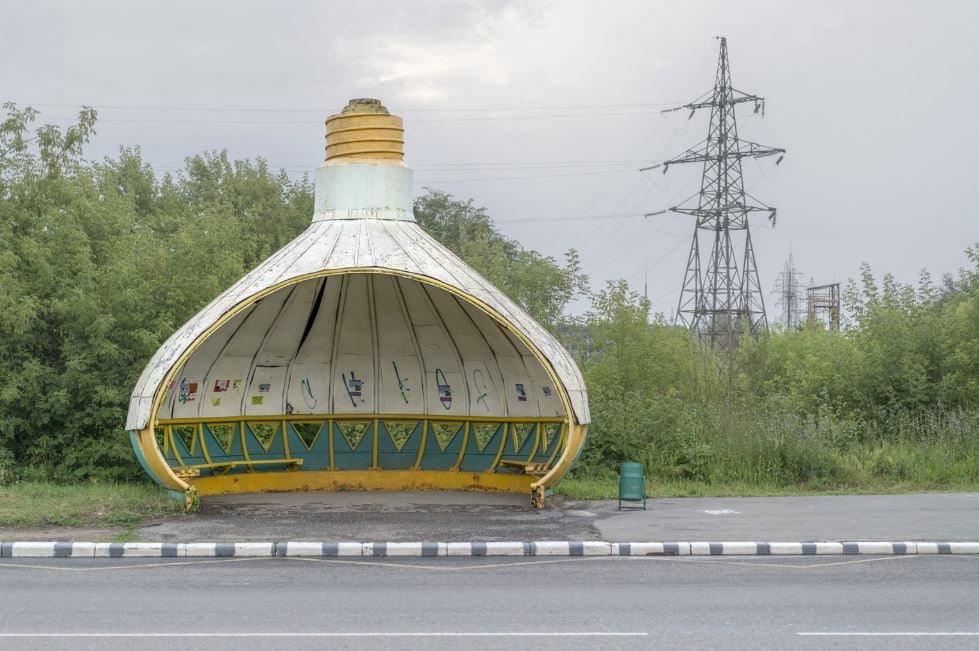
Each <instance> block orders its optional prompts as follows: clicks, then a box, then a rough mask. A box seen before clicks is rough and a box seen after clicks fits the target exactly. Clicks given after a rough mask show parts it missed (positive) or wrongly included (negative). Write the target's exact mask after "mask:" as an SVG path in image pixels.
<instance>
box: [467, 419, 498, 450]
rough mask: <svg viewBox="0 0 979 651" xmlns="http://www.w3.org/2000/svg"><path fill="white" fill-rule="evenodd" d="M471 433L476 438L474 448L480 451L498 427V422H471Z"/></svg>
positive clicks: (491, 438)
mask: <svg viewBox="0 0 979 651" xmlns="http://www.w3.org/2000/svg"><path fill="white" fill-rule="evenodd" d="M472 428H473V434H474V436H475V439H476V449H477V450H479V451H480V452H482V451H483V450H485V449H486V446H487V445H489V442H490V441H492V440H493V437H494V436H496V431H497V430H498V429H500V424H499V423H473V424H472Z"/></svg>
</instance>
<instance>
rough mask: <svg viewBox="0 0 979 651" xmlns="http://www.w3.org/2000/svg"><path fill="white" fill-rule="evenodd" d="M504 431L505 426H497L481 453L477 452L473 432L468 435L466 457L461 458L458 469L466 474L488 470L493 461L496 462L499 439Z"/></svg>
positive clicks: (477, 447)
mask: <svg viewBox="0 0 979 651" xmlns="http://www.w3.org/2000/svg"><path fill="white" fill-rule="evenodd" d="M505 430H506V424H501V425H499V426H498V427H497V428H496V433H494V434H493V436H492V438H490V440H489V441H488V442H487V443H486V447H484V448H483V451H482V452H480V451H479V445H478V443H477V442H476V436H475V432H472V433H470V435H469V444H468V445H467V446H466V455H465V456H464V457H462V464H461V465H460V466H459V469H460V470H465V471H467V472H483V471H485V470H488V469H489V467H490V466H492V465H493V461H495V460H496V453H497V452H499V451H500V439H501V437H502V436H503V432H504V431H505Z"/></svg>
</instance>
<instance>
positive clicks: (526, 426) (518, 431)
mask: <svg viewBox="0 0 979 651" xmlns="http://www.w3.org/2000/svg"><path fill="white" fill-rule="evenodd" d="M534 427H536V424H535V423H514V424H512V425H510V431H511V432H513V451H514V452H520V450H521V448H523V446H524V443H526V442H527V439H529V438H530V435H531V434H533V433H534Z"/></svg>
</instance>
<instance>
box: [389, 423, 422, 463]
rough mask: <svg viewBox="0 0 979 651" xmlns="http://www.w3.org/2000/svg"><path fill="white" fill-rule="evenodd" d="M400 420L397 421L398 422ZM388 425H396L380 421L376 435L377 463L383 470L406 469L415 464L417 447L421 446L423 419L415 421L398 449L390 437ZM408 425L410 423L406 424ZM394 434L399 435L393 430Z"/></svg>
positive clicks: (393, 426) (392, 426)
mask: <svg viewBox="0 0 979 651" xmlns="http://www.w3.org/2000/svg"><path fill="white" fill-rule="evenodd" d="M400 422H402V421H398V423H399V424H400ZM389 425H390V426H391V428H395V427H396V425H395V424H393V423H391V424H389V423H385V422H384V421H381V429H380V435H379V436H378V437H377V465H378V466H379V467H381V468H383V469H385V470H406V469H408V468H411V467H412V466H414V465H415V459H416V458H417V457H418V449H419V448H420V447H421V440H422V426H423V425H424V422H423V421H419V422H417V423H415V426H414V429H412V430H411V434H410V435H409V436H408V438H407V440H405V441H404V444H403V445H402V447H401V450H398V446H397V445H395V444H394V440H393V439H392V438H391V432H390V431H389ZM407 425H408V427H410V424H407ZM394 434H395V435H396V436H398V435H400V432H398V431H397V430H396V431H395V432H394Z"/></svg>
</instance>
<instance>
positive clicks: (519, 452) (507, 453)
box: [501, 423, 537, 461]
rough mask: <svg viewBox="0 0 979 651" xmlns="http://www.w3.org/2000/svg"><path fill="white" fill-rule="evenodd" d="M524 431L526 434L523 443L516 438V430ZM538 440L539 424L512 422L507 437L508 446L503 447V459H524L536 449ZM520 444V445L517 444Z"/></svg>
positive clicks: (508, 427)
mask: <svg viewBox="0 0 979 651" xmlns="http://www.w3.org/2000/svg"><path fill="white" fill-rule="evenodd" d="M518 431H519V432H523V433H524V434H526V438H524V440H523V442H522V443H521V442H520V441H518V440H515V439H516V437H515V434H516V432H518ZM536 441H537V424H536V423H510V424H509V425H508V426H507V437H506V446H505V447H504V448H503V456H502V457H501V459H510V460H520V461H523V460H524V459H526V458H527V456H528V455H530V453H531V452H532V451H533V449H534V443H535V442H536ZM518 444H519V447H517V445H518Z"/></svg>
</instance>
